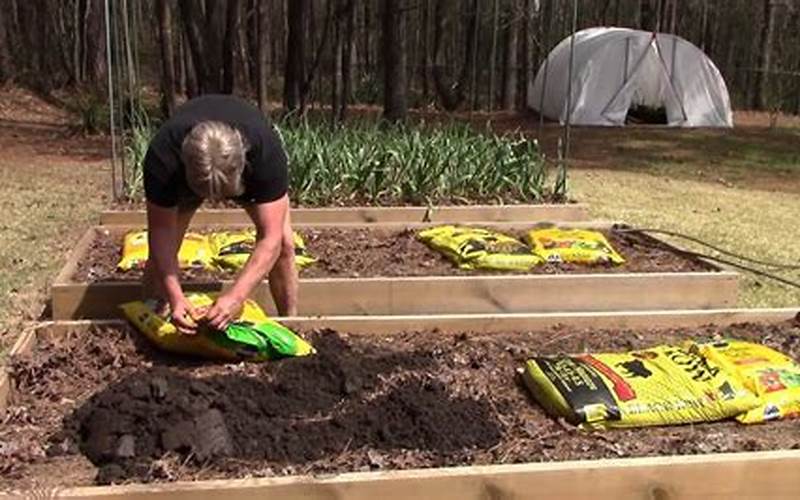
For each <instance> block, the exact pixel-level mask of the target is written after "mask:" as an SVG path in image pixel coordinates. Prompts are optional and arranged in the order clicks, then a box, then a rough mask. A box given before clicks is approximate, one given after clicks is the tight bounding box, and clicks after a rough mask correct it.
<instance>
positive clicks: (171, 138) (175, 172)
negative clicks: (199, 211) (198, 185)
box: [144, 95, 289, 207]
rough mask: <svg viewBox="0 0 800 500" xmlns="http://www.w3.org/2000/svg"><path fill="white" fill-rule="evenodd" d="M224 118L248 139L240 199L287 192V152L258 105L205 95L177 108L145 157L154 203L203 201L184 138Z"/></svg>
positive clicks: (148, 190) (265, 197) (259, 198)
mask: <svg viewBox="0 0 800 500" xmlns="http://www.w3.org/2000/svg"><path fill="white" fill-rule="evenodd" d="M203 121H218V122H222V123H226V124H228V125H230V126H231V127H233V128H235V129H237V130H238V131H239V132H240V133H241V134H242V137H243V138H244V140H245V141H246V143H247V146H248V150H247V157H246V165H245V168H244V173H243V179H242V181H243V184H244V194H243V195H242V196H238V197H236V198H234V200H236V201H238V202H239V203H243V204H249V203H267V202H270V201H275V200H277V199H279V198H280V197H282V196H283V195H284V194H286V191H287V189H288V184H289V179H288V177H289V174H288V168H287V165H286V153H285V152H284V150H283V145H282V143H281V140H280V138H279V137H278V134H277V132H275V130H274V129H273V128H272V126H271V125H270V124H269V123H268V122H267V120H266V118H265V117H264V115H263V114H262V113H261V111H259V110H258V108H256V107H254V106H252V105H251V104H250V103H248V102H247V101H245V100H243V99H240V98H238V97H234V96H230V95H204V96H201V97H197V98H195V99H192V100H190V101H187V102H186V103H185V104H183V105H182V106H180V107H179V108H178V109H176V110H175V113H174V114H173V116H172V117H171V118H170V119H169V120H167V121H166V122H164V124H163V125H162V126H161V128H160V129H159V130H158V132H157V133H156V135H155V137H154V138H153V140H152V141H151V142H150V146H149V148H148V149H147V154H146V155H145V158H144V191H145V196H146V198H147V200H148V201H150V202H152V203H155V204H156V205H159V206H162V207H174V206H177V205H179V204H180V205H183V204H192V203H196V202H200V201H202V200H201V199H200V197H198V196H197V195H196V194H195V193H194V192H193V191H192V190H191V189H190V188H189V184H188V183H187V181H186V169H185V166H184V164H183V161H181V145H182V144H183V139H184V138H185V137H186V135H187V134H188V133H189V132H190V131H191V129H192V127H194V126H195V125H196V124H197V123H199V122H203Z"/></svg>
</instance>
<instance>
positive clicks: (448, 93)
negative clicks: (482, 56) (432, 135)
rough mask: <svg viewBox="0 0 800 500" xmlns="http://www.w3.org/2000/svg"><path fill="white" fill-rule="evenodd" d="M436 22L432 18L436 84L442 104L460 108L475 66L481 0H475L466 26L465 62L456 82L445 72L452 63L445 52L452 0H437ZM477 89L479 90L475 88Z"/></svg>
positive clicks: (451, 108) (435, 4)
mask: <svg viewBox="0 0 800 500" xmlns="http://www.w3.org/2000/svg"><path fill="white" fill-rule="evenodd" d="M434 2H435V3H434V15H433V18H434V22H433V59H434V65H433V83H434V87H435V88H436V93H437V94H438V96H439V99H440V100H441V103H442V106H443V107H444V108H445V109H446V110H447V111H453V110H455V109H456V108H458V107H459V106H460V105H461V103H463V102H464V99H466V96H467V92H466V87H467V82H468V80H469V77H470V75H471V73H472V72H471V71H470V70H471V69H472V68H473V59H474V55H475V54H476V52H475V50H476V46H477V43H476V42H477V32H478V30H477V24H476V23H477V22H478V16H477V12H478V8H479V7H478V5H479V3H478V0H474V1H473V2H472V8H471V10H470V13H469V22H468V27H467V40H466V46H465V51H464V64H463V65H462V67H461V73H460V75H459V76H458V78H457V79H456V81H455V82H452V83H451V82H449V81H447V78H446V76H445V74H446V73H447V69H448V67H449V66H450V64H449V63H450V61H449V59H450V58H447V57H446V55H445V52H444V48H445V47H444V36H445V31H446V30H447V26H448V25H449V23H450V16H449V14H448V10H452V9H450V8H452V7H453V3H452V0H434ZM476 92H477V90H476Z"/></svg>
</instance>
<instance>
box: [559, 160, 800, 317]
mask: <svg viewBox="0 0 800 500" xmlns="http://www.w3.org/2000/svg"><path fill="white" fill-rule="evenodd" d="M570 183H571V192H572V194H573V196H574V197H575V198H577V199H578V200H580V201H583V202H586V203H588V204H589V206H590V209H591V210H592V213H593V215H594V216H596V217H598V218H603V219H613V220H621V221H625V222H628V223H630V224H633V225H636V226H639V227H645V226H647V227H657V228H661V229H669V230H673V231H678V232H681V233H684V234H688V235H692V236H696V237H699V238H701V239H703V240H705V241H708V242H709V243H713V244H715V245H717V246H720V247H723V248H725V249H729V250H732V251H734V252H737V253H740V254H743V255H747V256H749V257H754V258H758V259H762V260H768V261H777V262H785V263H789V264H800V223H798V214H800V196H797V195H795V194H791V193H781V192H770V191H762V190H757V189H747V188H737V187H726V186H724V185H721V184H713V183H707V182H702V181H691V180H680V179H671V178H669V177H664V176H660V175H651V174H646V173H640V172H626V171H611V170H591V171H585V170H584V171H582V170H578V171H575V170H573V171H571V172H570ZM676 243H678V244H679V245H682V246H685V247H688V248H693V249H698V250H699V247H695V246H692V245H686V244H685V242H683V241H676ZM781 275H782V276H784V277H786V278H789V279H793V280H795V281H800V271H788V272H782V273H781ZM739 304H740V305H741V306H743V307H784V306H797V305H798V304H800V290H797V289H792V288H788V287H786V286H783V285H779V284H777V283H776V282H774V281H771V280H766V279H764V278H756V277H754V276H753V275H749V274H745V276H744V279H743V281H742V285H741V287H740V300H739Z"/></svg>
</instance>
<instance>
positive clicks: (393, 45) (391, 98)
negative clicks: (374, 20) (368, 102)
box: [383, 0, 408, 122]
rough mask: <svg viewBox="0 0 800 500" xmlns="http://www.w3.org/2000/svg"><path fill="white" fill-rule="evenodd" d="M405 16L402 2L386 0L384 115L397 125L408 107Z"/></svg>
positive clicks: (384, 19) (384, 4) (384, 14)
mask: <svg viewBox="0 0 800 500" xmlns="http://www.w3.org/2000/svg"><path fill="white" fill-rule="evenodd" d="M404 17H405V16H404V13H403V10H402V6H401V5H400V2H399V1H397V0H383V65H384V76H383V84H384V91H383V116H384V118H385V119H387V120H389V121H394V122H396V121H401V120H404V119H405V117H406V113H407V107H408V104H407V98H406V40H405V38H406V37H405V30H404V29H403V20H404V19H403V18H404Z"/></svg>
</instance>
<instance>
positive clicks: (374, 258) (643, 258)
mask: <svg viewBox="0 0 800 500" xmlns="http://www.w3.org/2000/svg"><path fill="white" fill-rule="evenodd" d="M301 233H302V236H303V238H304V239H305V242H306V246H307V247H308V251H309V253H310V254H311V255H312V256H314V257H316V258H317V259H318V262H316V263H315V264H314V265H312V266H311V267H309V268H307V269H305V270H303V271H301V273H300V275H301V277H303V278H365V277H378V276H385V277H394V276H455V275H459V276H469V275H473V276H474V275H478V274H483V275H485V274H499V272H492V271H484V270H474V271H470V270H462V269H458V268H457V267H456V266H455V265H453V264H452V263H451V262H450V261H449V260H447V259H446V258H445V257H443V256H442V255H441V254H439V253H437V252H435V251H433V250H431V249H429V248H428V247H427V246H425V245H424V244H423V243H421V242H419V241H417V239H416V237H415V235H416V232H415V231H413V230H410V229H401V230H397V229H391V230H390V229H371V228H357V229H338V228H337V229H333V228H326V229H309V230H303V231H301ZM123 236H124V234H122V233H108V234H106V235H102V236H100V237H98V238H97V239H96V240H95V242H94V244H93V245H92V247H91V248H90V250H89V255H90V256H91V257H90V259H88V260H85V261H83V262H80V263H79V266H78V270H77V272H76V274H75V276H74V277H73V279H74V280H75V281H77V282H98V281H124V280H138V279H139V278H140V277H141V271H138V270H134V271H119V270H117V269H116V265H117V262H119V260H120V257H121V255H122V238H123ZM517 236H519V237H522V234H518V235H517ZM606 236H607V237H608V239H609V241H610V242H611V244H612V245H614V247H615V248H616V249H617V251H618V252H620V253H621V254H622V255H623V257H625V259H626V262H625V264H623V265H620V266H613V265H597V266H586V265H576V264H545V265H541V266H538V267H536V268H535V269H533V270H532V271H530V273H531V274H567V273H650V272H689V271H709V270H712V269H713V268H712V267H711V266H709V265H708V264H706V263H704V262H701V261H699V260H696V259H692V258H687V257H683V256H680V255H678V254H676V253H674V252H672V251H670V250H669V248H668V247H666V246H660V245H655V246H654V245H653V243H652V240H643V239H640V237H637V236H633V235H617V234H607V235H606ZM647 242H650V243H648V244H645V243H647ZM232 275H233V274H232V273H230V272H223V271H207V270H201V269H191V270H185V271H183V279H184V280H196V281H212V280H219V279H222V278H230V277H232Z"/></svg>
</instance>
